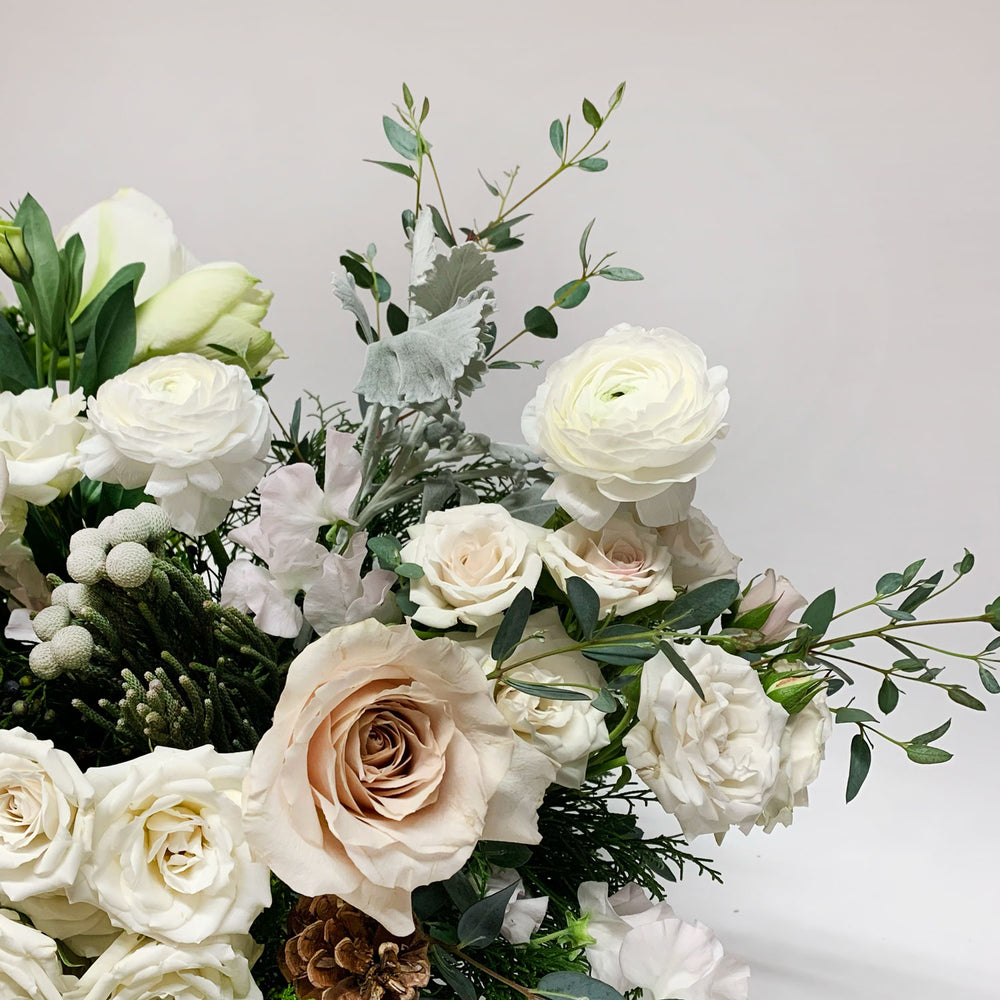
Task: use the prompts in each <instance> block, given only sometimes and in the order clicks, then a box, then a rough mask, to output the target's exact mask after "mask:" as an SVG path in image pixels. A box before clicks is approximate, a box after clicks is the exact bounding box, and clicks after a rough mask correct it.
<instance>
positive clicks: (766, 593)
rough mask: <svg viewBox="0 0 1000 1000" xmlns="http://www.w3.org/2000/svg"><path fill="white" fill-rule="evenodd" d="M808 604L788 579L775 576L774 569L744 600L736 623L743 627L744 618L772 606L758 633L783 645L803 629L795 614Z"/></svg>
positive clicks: (749, 591)
mask: <svg viewBox="0 0 1000 1000" xmlns="http://www.w3.org/2000/svg"><path fill="white" fill-rule="evenodd" d="M808 603H809V602H808V601H807V600H806V599H805V598H804V597H803V596H802V595H801V594H800V593H799V592H798V591H797V590H796V589H795V588H794V587H793V586H792V585H791V583H790V582H789V580H788V579H787V578H786V577H783V576H775V574H774V570H773V569H769V570H768V571H767V572H766V573H765V574H764V575H763V576H762V577H761V578H760V579H759V580H757V581H756V582H755V583H754V584H753V586H751V587H750V588H749V589H748V590H747V592H746V593H745V594H744V595H743V597H742V598H741V599H740V606H739V608H738V609H737V612H736V623H735V624H736V625H737V627H739V626H740V625H741V624H742V623H741V621H740V619H742V618H743V617H744V616H745V615H747V614H749V613H750V612H751V611H756V610H758V609H763V608H765V607H767V606H768V605H770V606H771V610H770V611H769V612H768V614H767V617H766V618H765V620H764V621H763V623H761V624H760V625H757V626H756V627H755V631H757V632H760V634H761V635H762V636H763V637H764V639H765V640H766V641H767V642H781V640H782V639H787V638H788V637H789V636H790V635H791V634H792V633H793V632H794V631H795V630H796V629H797V628H798V627H799V623H798V622H793V621H791V617H792V615H793V614H795V612H796V611H801V610H802V609H803V608H804V607H805V606H806V605H807V604H808ZM761 613H763V612H761ZM744 627H746V626H744Z"/></svg>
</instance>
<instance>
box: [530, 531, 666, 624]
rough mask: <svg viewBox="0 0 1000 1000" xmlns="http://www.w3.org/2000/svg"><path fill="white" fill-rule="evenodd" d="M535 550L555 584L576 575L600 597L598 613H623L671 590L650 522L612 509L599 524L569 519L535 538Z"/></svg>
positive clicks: (561, 584)
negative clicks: (591, 525) (586, 524)
mask: <svg viewBox="0 0 1000 1000" xmlns="http://www.w3.org/2000/svg"><path fill="white" fill-rule="evenodd" d="M538 551H539V552H540V553H541V556H542V560H543V561H544V563H545V565H546V566H547V567H548V570H549V572H550V573H551V574H552V578H553V579H554V580H555V582H556V584H557V585H558V586H559V588H560V590H563V591H565V590H566V581H567V580H568V579H569V578H570V577H571V576H578V577H580V578H581V579H583V580H586V581H587V583H589V584H590V586H591V587H593V589H594V591H595V592H596V593H597V596H598V597H599V598H600V600H601V616H602V617H603V616H604V615H607V614H609V613H610V611H611V609H612V608H616V609H617V614H619V615H627V614H630V613H631V612H633V611H638V610H639V609H640V608H647V607H649V605H650V604H655V603H656V602H657V601H670V600H673V598H674V596H675V595H676V591H675V590H674V587H673V582H672V579H671V565H670V562H671V560H670V552H669V550H668V549H667V547H666V546H665V545H664V544H663V543H662V541H661V540H660V536H659V535H658V534H657V532H656V531H654V530H653V529H652V528H647V527H646V526H645V525H643V524H639V523H638V522H637V521H635V519H634V518H632V517H631V516H627V515H623V514H620V513H619V514H616V515H615V516H614V517H612V518H611V520H610V521H608V523H607V524H605V525H604V527H603V528H598V529H596V530H593V531H591V530H589V529H587V528H585V527H583V525H582V524H577V523H576V522H573V523H571V524H567V525H566V526H565V527H562V528H559V529H558V530H557V531H553V532H552V533H551V534H549V535H547V536H545V538H543V539H542V540H541V541H540V542H539V543H538Z"/></svg>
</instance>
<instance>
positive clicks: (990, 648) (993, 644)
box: [983, 635, 1000, 653]
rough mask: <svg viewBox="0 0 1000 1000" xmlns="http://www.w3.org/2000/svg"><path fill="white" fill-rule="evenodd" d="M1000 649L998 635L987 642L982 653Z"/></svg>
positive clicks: (999, 637) (999, 636)
mask: <svg viewBox="0 0 1000 1000" xmlns="http://www.w3.org/2000/svg"><path fill="white" fill-rule="evenodd" d="M997 649H1000V635H998V636H997V637H996V638H995V639H993V640H991V641H990V642H989V643H987V645H986V648H985V649H984V650H983V652H984V653H992V652H993V651H994V650H997Z"/></svg>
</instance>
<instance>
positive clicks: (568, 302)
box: [552, 278, 590, 309]
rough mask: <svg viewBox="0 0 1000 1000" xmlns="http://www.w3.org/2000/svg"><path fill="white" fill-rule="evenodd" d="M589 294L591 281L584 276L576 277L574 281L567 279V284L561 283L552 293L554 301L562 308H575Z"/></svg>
mask: <svg viewBox="0 0 1000 1000" xmlns="http://www.w3.org/2000/svg"><path fill="white" fill-rule="evenodd" d="M589 294H590V282H589V281H585V280H584V279H583V278H576V279H574V280H573V281H567V282H566V284H565V285H560V286H559V287H558V288H557V289H556V290H555V291H554V292H553V293H552V301H553V302H554V303H555V304H556V305H557V306H558V307H559V308H560V309H573V308H575V307H576V306H578V305H579V304H580V303H581V302H582V301H583V300H584V299H585V298H586V297H587V296H588V295H589Z"/></svg>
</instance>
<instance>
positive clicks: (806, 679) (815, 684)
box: [761, 670, 823, 715]
mask: <svg viewBox="0 0 1000 1000" xmlns="http://www.w3.org/2000/svg"><path fill="white" fill-rule="evenodd" d="M761 683H762V684H763V685H764V693H765V694H766V695H767V696H768V698H770V699H771V701H776V702H777V703H778V704H779V705H780V706H781V707H782V708H783V709H784V710H785V711H786V712H787V713H788V714H789V715H795V714H796V713H797V712H801V711H802V709H804V708H805V707H806V705H808V704H809V702H811V701H812V700H813V698H814V697H815V696H816V694H817V693H818V692H819V691H820V690H821V689H822V688H823V682H822V681H821V680H817V679H816V677H815V676H814V675H813V674H812V673H804V674H803V673H798V672H795V673H788V672H787V671H781V670H769V671H768V672H767V673H766V674H764V676H763V677H761Z"/></svg>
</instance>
